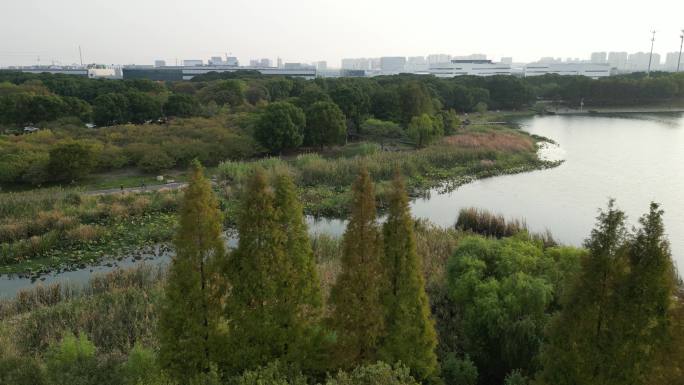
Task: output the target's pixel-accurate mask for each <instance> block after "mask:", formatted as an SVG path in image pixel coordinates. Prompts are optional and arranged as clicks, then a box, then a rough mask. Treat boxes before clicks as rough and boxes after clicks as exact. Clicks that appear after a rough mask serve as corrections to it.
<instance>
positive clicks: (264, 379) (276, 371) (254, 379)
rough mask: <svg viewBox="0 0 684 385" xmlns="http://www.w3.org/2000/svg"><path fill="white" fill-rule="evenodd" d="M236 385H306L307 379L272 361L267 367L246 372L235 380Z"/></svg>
mask: <svg viewBox="0 0 684 385" xmlns="http://www.w3.org/2000/svg"><path fill="white" fill-rule="evenodd" d="M235 384H236V385H266V384H268V385H307V384H308V382H307V379H306V377H305V376H304V375H302V373H301V372H299V371H297V370H296V369H293V368H291V367H288V366H287V365H284V364H283V363H281V362H279V361H272V362H270V363H268V365H265V366H262V367H259V368H257V369H254V370H248V371H246V372H244V373H242V375H240V377H238V378H237V379H236V380H235Z"/></svg>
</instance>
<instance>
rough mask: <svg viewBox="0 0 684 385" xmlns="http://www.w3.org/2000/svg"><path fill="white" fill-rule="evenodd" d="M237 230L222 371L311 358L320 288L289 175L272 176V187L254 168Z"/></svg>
mask: <svg viewBox="0 0 684 385" xmlns="http://www.w3.org/2000/svg"><path fill="white" fill-rule="evenodd" d="M238 231H239V233H240V240H239V242H238V248H237V250H236V251H235V252H234V253H233V254H232V255H231V258H230V269H229V280H230V284H231V294H230V298H229V300H228V304H227V306H226V309H225V317H226V319H228V321H229V330H230V335H229V341H230V344H229V352H228V355H227V357H228V360H227V361H228V362H227V363H226V369H227V372H228V373H230V374H240V373H242V372H243V371H245V370H250V369H254V368H256V367H258V366H260V365H265V364H267V363H269V362H271V361H273V360H276V359H278V360H282V361H285V362H289V363H292V364H295V365H298V366H307V365H310V364H312V363H311V362H310V361H312V360H314V359H317V358H315V357H312V356H311V355H312V354H313V353H312V350H313V348H312V346H311V345H312V344H311V343H310V341H311V339H312V338H313V337H314V336H313V334H314V329H315V328H316V326H317V321H318V319H319V317H320V312H321V297H320V286H319V283H318V278H317V275H316V271H315V263H314V260H313V252H312V250H311V245H310V244H309V239H308V234H307V230H306V225H305V223H304V219H303V215H302V208H301V205H300V204H299V202H297V199H296V192H295V189H294V185H293V183H292V181H291V180H290V179H289V178H288V177H285V176H281V177H278V179H277V183H276V188H275V191H274V189H272V188H271V187H270V186H269V185H268V183H267V179H266V176H265V175H264V173H263V171H257V172H255V174H254V175H253V176H252V177H251V178H250V180H249V181H248V183H247V185H246V188H245V191H244V196H243V201H242V207H241V209H240V213H239V217H238Z"/></svg>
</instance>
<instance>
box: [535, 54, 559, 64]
mask: <svg viewBox="0 0 684 385" xmlns="http://www.w3.org/2000/svg"><path fill="white" fill-rule="evenodd" d="M561 62H562V60H561V59H560V58H559V59H556V58H554V57H553V56H543V57H541V58H539V60H538V61H537V63H561Z"/></svg>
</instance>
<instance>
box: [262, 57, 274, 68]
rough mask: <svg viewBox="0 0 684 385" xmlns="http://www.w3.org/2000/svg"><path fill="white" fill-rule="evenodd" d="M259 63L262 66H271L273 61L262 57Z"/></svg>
mask: <svg viewBox="0 0 684 385" xmlns="http://www.w3.org/2000/svg"><path fill="white" fill-rule="evenodd" d="M259 65H260V66H262V67H273V61H271V59H266V58H263V59H261V60H260V61H259Z"/></svg>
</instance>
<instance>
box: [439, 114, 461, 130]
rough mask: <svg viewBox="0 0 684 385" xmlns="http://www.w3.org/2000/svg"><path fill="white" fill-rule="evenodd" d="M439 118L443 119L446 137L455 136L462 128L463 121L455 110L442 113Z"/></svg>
mask: <svg viewBox="0 0 684 385" xmlns="http://www.w3.org/2000/svg"><path fill="white" fill-rule="evenodd" d="M438 116H439V117H440V118H441V119H442V125H443V127H444V135H453V134H455V133H456V131H457V130H458V129H459V128H460V127H461V119H460V118H459V117H458V115H457V114H456V111H454V110H453V109H450V110H446V111H441V112H440V113H439V115H438Z"/></svg>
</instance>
